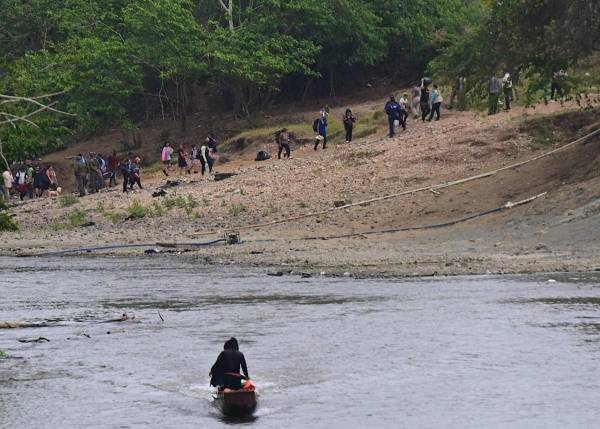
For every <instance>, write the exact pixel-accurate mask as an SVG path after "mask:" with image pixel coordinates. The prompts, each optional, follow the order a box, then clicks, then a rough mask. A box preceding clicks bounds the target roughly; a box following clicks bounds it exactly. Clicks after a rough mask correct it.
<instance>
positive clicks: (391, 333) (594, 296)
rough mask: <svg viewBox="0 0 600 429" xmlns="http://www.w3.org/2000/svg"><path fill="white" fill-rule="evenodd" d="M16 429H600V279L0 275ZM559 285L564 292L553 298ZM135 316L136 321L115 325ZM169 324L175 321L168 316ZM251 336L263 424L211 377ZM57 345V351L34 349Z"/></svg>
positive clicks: (38, 264) (33, 266)
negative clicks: (225, 348) (226, 408)
mask: <svg viewBox="0 0 600 429" xmlns="http://www.w3.org/2000/svg"><path fill="white" fill-rule="evenodd" d="M0 266H1V269H0V320H25V321H28V322H42V321H46V322H48V323H49V324H50V326H47V327H38V328H28V329H13V330H0V348H1V349H4V350H5V351H6V352H7V353H8V355H9V356H10V358H9V359H1V360H0V427H1V428H82V427H93V428H218V427H224V426H227V425H231V424H240V425H243V426H249V427H255V428H283V427H285V428H325V427H344V428H367V427H419V428H425V427H444V428H470V427H472V428H481V427H486V428H495V427H498V428H500V427H523V428H532V427H544V428H552V427H556V428H565V427H574V428H582V427H597V424H598V421H599V418H600V406H599V405H598V404H600V277H598V276H595V275H561V276H530V277H523V278H517V277H511V278H492V277H478V278H455V279H428V280H398V281H391V280H352V279H328V278H309V279H301V278H299V277H282V278H275V277H268V276H265V273H264V272H262V271H248V270H242V269H240V268H236V267H227V268H222V267H218V268H217V267H204V266H202V265H199V264H196V263H192V262H186V261H181V260H176V259H166V258H159V259H111V258H106V259H72V258H69V259H66V258H65V259H47V260H33V259H26V260H23V259H19V260H17V259H0ZM549 278H553V279H556V280H557V281H555V282H549V281H548V279H549ZM123 312H126V313H128V314H131V315H135V317H136V318H139V321H138V322H123V323H118V322H109V323H100V322H102V321H105V320H108V319H114V318H117V317H119V316H120V315H121V314H122V313H123ZM159 312H160V315H161V316H162V318H164V321H162V320H161V318H160V317H159ZM230 335H235V336H237V337H238V339H239V340H240V343H241V349H242V351H243V352H244V353H245V354H246V357H247V360H248V363H249V369H250V375H251V376H252V377H253V379H254V380H255V382H256V384H257V385H258V387H259V388H260V392H261V398H260V405H259V409H258V411H257V413H256V416H255V418H254V419H252V420H249V421H245V422H232V421H227V420H223V419H222V418H221V416H220V415H219V413H218V412H217V410H216V409H215V408H214V407H213V406H212V404H211V400H210V398H211V389H210V388H209V387H208V377H207V373H208V369H209V368H210V365H211V364H212V362H213V360H214V358H215V357H216V355H217V353H218V351H219V350H220V349H221V347H222V342H223V340H225V339H226V338H228V337H229V336H230ZM40 336H42V337H46V338H48V339H49V340H50V342H44V343H20V342H18V339H31V338H37V337H40Z"/></svg>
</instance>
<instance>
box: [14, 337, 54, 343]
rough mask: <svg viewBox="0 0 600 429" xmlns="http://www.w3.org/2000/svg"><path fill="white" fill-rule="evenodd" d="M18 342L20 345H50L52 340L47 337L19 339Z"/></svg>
mask: <svg viewBox="0 0 600 429" xmlns="http://www.w3.org/2000/svg"><path fill="white" fill-rule="evenodd" d="M17 341H18V342H20V343H49V342H50V340H49V339H48V338H46V337H37V338H19V339H18V340H17Z"/></svg>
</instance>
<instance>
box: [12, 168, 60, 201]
mask: <svg viewBox="0 0 600 429" xmlns="http://www.w3.org/2000/svg"><path fill="white" fill-rule="evenodd" d="M13 173H14V174H13ZM60 191H61V189H60V187H59V186H58V179H57V177H56V171H55V170H54V167H53V166H52V165H47V166H40V165H34V164H25V165H21V166H19V167H17V168H16V169H15V170H14V171H13V170H11V169H10V168H7V169H6V170H4V172H3V173H2V196H3V198H4V201H6V202H8V201H10V199H11V198H12V196H13V195H15V196H17V195H18V196H19V199H20V200H21V201H23V200H24V199H25V197H28V198H30V199H33V198H42V197H48V196H52V195H58V194H59V193H60Z"/></svg>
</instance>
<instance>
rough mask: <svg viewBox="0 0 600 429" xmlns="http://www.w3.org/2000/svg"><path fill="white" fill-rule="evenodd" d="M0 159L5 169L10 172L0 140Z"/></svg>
mask: <svg viewBox="0 0 600 429" xmlns="http://www.w3.org/2000/svg"><path fill="white" fill-rule="evenodd" d="M0 158H2V161H3V162H4V165H5V166H6V169H7V170H10V165H9V164H8V161H7V160H6V157H5V156H4V148H3V147H2V140H0Z"/></svg>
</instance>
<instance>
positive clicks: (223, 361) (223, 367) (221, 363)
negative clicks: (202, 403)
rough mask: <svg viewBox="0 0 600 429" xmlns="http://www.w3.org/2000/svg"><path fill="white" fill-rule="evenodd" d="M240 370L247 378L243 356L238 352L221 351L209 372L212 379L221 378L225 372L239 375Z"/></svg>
mask: <svg viewBox="0 0 600 429" xmlns="http://www.w3.org/2000/svg"><path fill="white" fill-rule="evenodd" d="M240 368H241V370H242V371H243V373H244V375H245V376H246V377H247V378H249V376H248V367H247V366H246V359H245V358H244V354H243V353H242V352H240V351H238V350H223V351H222V352H221V353H220V354H219V357H218V358H217V361H216V362H215V364H214V365H213V366H212V368H211V369H210V372H211V374H212V375H213V377H215V376H217V377H222V376H223V374H225V373H226V372H232V373H236V374H239V373H240Z"/></svg>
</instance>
